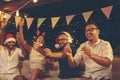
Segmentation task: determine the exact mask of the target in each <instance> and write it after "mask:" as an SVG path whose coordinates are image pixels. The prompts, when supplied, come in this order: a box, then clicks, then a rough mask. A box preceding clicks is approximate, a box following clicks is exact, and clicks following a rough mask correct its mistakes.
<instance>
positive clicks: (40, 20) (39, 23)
mask: <svg viewBox="0 0 120 80" xmlns="http://www.w3.org/2000/svg"><path fill="white" fill-rule="evenodd" d="M45 19H46V18H38V23H37V28H39V26H41V24H42V23H43V22H44V21H45Z"/></svg>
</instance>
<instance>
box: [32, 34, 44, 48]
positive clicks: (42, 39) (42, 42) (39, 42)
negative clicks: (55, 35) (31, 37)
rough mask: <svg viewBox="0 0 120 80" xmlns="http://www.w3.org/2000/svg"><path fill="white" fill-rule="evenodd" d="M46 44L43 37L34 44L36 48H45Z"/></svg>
mask: <svg viewBox="0 0 120 80" xmlns="http://www.w3.org/2000/svg"><path fill="white" fill-rule="evenodd" d="M43 44H44V37H43V36H39V37H38V38H37V39H36V41H35V42H34V48H38V47H41V46H43Z"/></svg>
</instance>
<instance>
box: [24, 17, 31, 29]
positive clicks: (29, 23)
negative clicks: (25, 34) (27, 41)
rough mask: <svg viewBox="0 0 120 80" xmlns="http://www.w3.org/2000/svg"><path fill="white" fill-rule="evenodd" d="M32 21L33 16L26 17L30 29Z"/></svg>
mask: <svg viewBox="0 0 120 80" xmlns="http://www.w3.org/2000/svg"><path fill="white" fill-rule="evenodd" d="M32 22H33V18H26V23H27V27H28V29H29V28H30V26H31V24H32Z"/></svg>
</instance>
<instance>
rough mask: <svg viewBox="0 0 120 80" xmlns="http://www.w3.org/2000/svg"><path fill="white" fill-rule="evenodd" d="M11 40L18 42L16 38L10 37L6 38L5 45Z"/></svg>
mask: <svg viewBox="0 0 120 80" xmlns="http://www.w3.org/2000/svg"><path fill="white" fill-rule="evenodd" d="M10 41H14V42H16V40H15V38H8V39H6V40H5V42H4V45H5V44H7V43H8V42H10Z"/></svg>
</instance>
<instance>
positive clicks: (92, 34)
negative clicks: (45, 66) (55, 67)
mask: <svg viewBox="0 0 120 80" xmlns="http://www.w3.org/2000/svg"><path fill="white" fill-rule="evenodd" d="M99 33H100V30H99V28H98V27H97V25H96V24H95V23H90V24H88V25H86V27H85V35H86V37H87V39H88V41H86V42H84V43H82V44H81V45H80V47H79V48H78V49H77V52H76V54H75V56H74V57H73V56H72V55H71V54H70V53H66V55H67V57H68V61H69V64H70V65H71V66H72V67H75V66H77V65H79V64H80V63H81V62H82V61H83V62H84V65H85V71H84V73H83V75H82V76H83V77H84V79H85V80H90V79H92V80H111V69H112V60H113V51H112V47H111V45H110V43H109V42H108V41H105V40H102V39H100V38H99Z"/></svg>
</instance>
